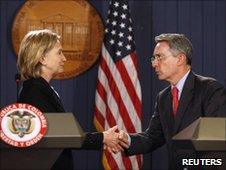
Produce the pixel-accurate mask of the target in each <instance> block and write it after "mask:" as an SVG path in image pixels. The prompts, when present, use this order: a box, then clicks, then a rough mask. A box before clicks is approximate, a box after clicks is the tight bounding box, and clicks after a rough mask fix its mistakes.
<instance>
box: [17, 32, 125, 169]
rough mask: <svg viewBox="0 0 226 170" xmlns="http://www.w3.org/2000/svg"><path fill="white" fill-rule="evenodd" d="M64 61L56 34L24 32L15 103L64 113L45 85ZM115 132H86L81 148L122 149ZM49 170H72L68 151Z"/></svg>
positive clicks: (48, 86) (51, 90)
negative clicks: (105, 147) (17, 96)
mask: <svg viewBox="0 0 226 170" xmlns="http://www.w3.org/2000/svg"><path fill="white" fill-rule="evenodd" d="M65 61H66V58H65V56H64V54H63V52H62V46H61V43H60V36H59V35H57V34H56V33H54V32H52V31H51V30H46V29H45V30H35V31H30V32H28V33H27V34H26V35H25V37H24V39H23V40H22V42H21V45H20V50H19V56H18V62H17V66H18V71H19V73H20V75H21V80H22V81H23V86H22V90H21V92H20V94H19V99H18V102H22V103H28V104H31V105H33V106H35V107H37V108H38V109H40V110H41V111H42V112H65V110H64V107H63V104H62V102H61V100H60V98H59V96H58V94H57V93H56V92H55V90H54V89H53V88H52V86H51V85H50V84H49V83H50V81H51V79H52V78H54V76H56V75H57V74H58V73H61V72H63V70H64V64H65ZM116 129H117V127H116V126H115V127H113V128H111V129H109V130H108V131H105V132H103V133H97V132H96V133H87V134H86V138H85V141H84V144H83V146H82V148H83V149H101V148H102V146H103V143H104V144H105V145H106V146H110V147H112V148H113V150H115V151H117V150H120V149H121V150H122V148H121V147H120V146H119V145H118V139H117V137H118V134H117V133H116V132H115V130H116ZM52 169H67V170H69V169H73V162H72V155H71V151H70V150H69V149H66V150H64V152H63V153H62V154H61V156H60V157H59V159H58V161H57V162H56V163H55V165H54V166H53V167H52Z"/></svg>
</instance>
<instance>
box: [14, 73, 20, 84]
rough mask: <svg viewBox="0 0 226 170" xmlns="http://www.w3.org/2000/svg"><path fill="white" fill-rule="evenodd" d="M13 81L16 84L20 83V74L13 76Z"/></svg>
mask: <svg viewBox="0 0 226 170" xmlns="http://www.w3.org/2000/svg"><path fill="white" fill-rule="evenodd" d="M15 81H16V84H19V83H20V74H18V73H16V74H15Z"/></svg>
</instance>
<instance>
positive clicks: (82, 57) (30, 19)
mask: <svg viewBox="0 0 226 170" xmlns="http://www.w3.org/2000/svg"><path fill="white" fill-rule="evenodd" d="M36 29H51V30H53V31H54V32H57V33H58V34H59V35H60V36H61V40H62V41H61V43H62V46H63V53H64V55H65V57H66V59H67V61H66V63H65V67H64V72H63V73H60V74H59V75H58V76H57V77H56V78H55V79H66V78H71V77H74V76H77V75H79V74H80V73H82V72H84V71H86V70H87V69H88V68H90V67H91V66H92V65H93V64H94V63H95V61H96V60H97V58H98V56H99V53H100V50H101V45H102V41H103V29H104V28H103V23H102V20H101V18H100V16H99V14H98V13H97V12H96V10H95V9H94V8H93V7H92V6H91V5H90V4H89V2H87V1H85V0H76V1H32V0H30V1H26V2H25V3H24V5H23V6H22V7H21V8H20V10H19V11H18V12H17V14H16V17H15V18H14V22H13V26H12V44H13V48H14V51H15V53H16V55H18V51H19V47H20V42H21V41H22V39H23V37H24V35H25V34H26V33H27V32H29V31H31V30H36Z"/></svg>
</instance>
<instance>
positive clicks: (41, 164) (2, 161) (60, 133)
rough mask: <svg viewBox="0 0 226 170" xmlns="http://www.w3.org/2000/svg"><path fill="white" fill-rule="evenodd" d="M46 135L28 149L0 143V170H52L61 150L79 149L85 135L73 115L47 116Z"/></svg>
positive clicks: (53, 114)
mask: <svg viewBox="0 0 226 170" xmlns="http://www.w3.org/2000/svg"><path fill="white" fill-rule="evenodd" d="M45 116H46V119H47V122H48V130H47V134H46V135H45V136H44V138H42V139H41V141H39V142H38V143H37V144H35V145H33V146H31V147H28V148H15V147H11V146H10V145H7V144H5V143H3V142H2V141H1V142H0V147H1V149H0V169H2V170H8V169H20V170H23V169H24V170H32V169H37V170H41V169H45V170H48V169H51V167H52V165H53V164H54V163H55V161H56V160H57V158H58V156H59V155H60V154H61V152H62V151H63V149H66V148H71V149H73V148H80V147H81V146H82V144H83V140H84V137H85V135H84V133H83V130H82V128H81V127H80V125H79V123H78V122H77V120H76V119H75V117H74V115H73V114H72V113H46V114H45Z"/></svg>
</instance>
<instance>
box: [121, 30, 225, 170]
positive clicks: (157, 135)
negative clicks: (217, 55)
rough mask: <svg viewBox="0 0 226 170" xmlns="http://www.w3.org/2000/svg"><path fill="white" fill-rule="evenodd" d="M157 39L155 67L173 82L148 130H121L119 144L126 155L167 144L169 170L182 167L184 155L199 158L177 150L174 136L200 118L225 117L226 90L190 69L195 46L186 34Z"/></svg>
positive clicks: (160, 75) (159, 99) (161, 96)
mask: <svg viewBox="0 0 226 170" xmlns="http://www.w3.org/2000/svg"><path fill="white" fill-rule="evenodd" d="M155 41H156V46H155V49H154V54H153V57H152V58H151V63H152V67H153V68H154V69H155V72H156V74H157V75H158V78H159V79H160V80H166V81H167V82H169V83H170V85H169V86H168V87H167V88H165V89H163V90H162V91H161V92H160V93H159V94H158V95H157V99H156V104H155V111H154V113H153V115H152V118H151V120H150V124H149V126H148V128H147V130H146V131H145V132H142V133H136V134H130V135H128V134H126V133H125V132H123V131H120V135H119V139H120V140H121V142H120V144H121V145H122V146H123V147H124V148H127V149H126V154H127V155H134V154H141V153H143V154H144V153H148V152H151V151H153V150H154V149H156V148H158V147H160V146H162V145H163V144H166V145H167V150H168V157H169V169H182V168H183V167H181V160H182V158H192V157H196V153H195V151H192V150H178V149H176V148H175V146H173V143H172V137H173V136H174V135H175V134H177V133H178V132H180V131H181V130H182V129H184V128H185V127H187V126H188V125H189V124H191V123H192V122H194V121H195V120H196V119H198V118H199V117H215V116H217V117H226V91H225V88H224V86H223V85H221V84H220V83H219V82H217V81H216V80H215V79H213V78H208V77H203V76H200V75H197V74H195V73H194V72H193V71H192V70H191V60H192V45H191V43H190V41H189V40H188V39H187V38H186V37H185V36H184V35H182V34H161V35H159V36H157V37H155Z"/></svg>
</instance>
